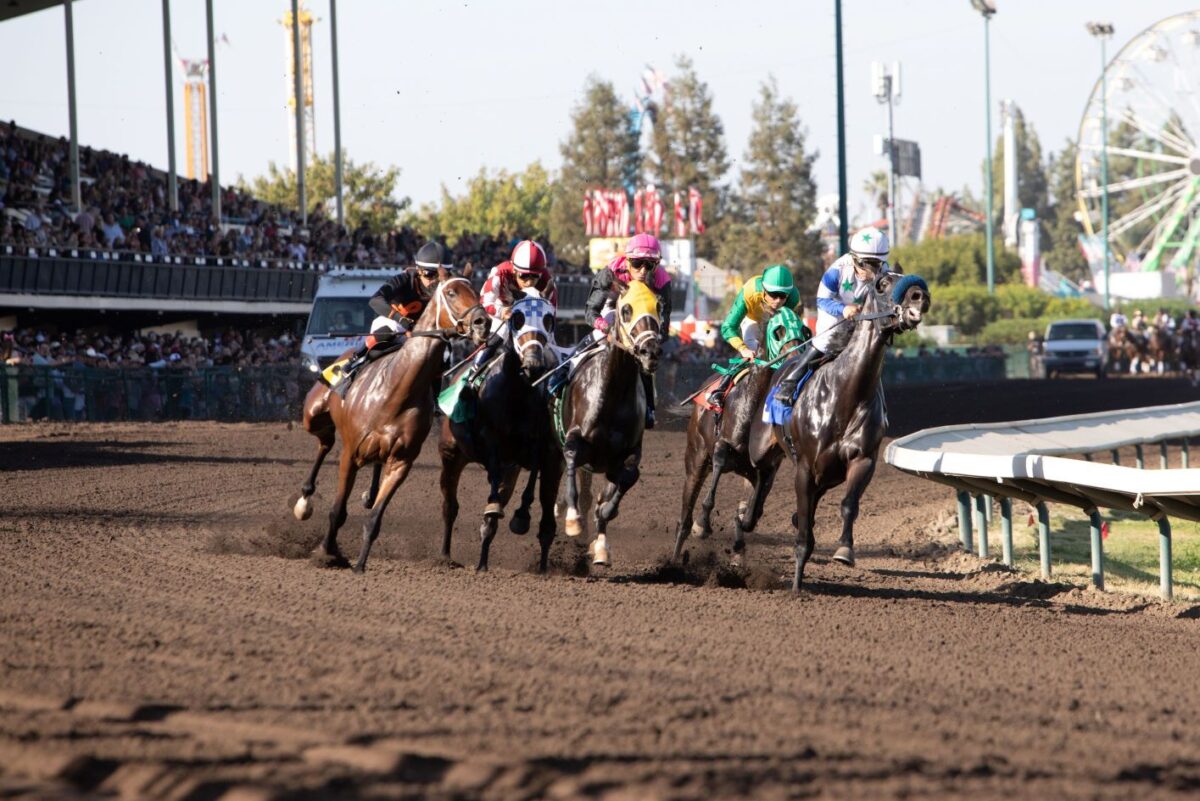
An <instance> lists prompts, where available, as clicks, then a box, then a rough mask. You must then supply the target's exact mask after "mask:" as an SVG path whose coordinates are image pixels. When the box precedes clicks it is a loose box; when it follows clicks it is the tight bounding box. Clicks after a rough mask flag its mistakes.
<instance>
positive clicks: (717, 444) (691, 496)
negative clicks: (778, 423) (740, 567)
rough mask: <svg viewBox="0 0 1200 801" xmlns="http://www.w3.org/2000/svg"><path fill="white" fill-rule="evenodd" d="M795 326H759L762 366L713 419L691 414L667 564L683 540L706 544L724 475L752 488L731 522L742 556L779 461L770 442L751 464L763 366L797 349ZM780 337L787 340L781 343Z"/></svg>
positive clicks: (767, 374)
mask: <svg viewBox="0 0 1200 801" xmlns="http://www.w3.org/2000/svg"><path fill="white" fill-rule="evenodd" d="M801 326H802V323H801V322H800V321H799V318H797V316H796V313H795V312H794V311H792V310H791V309H788V308H783V309H780V310H779V311H777V312H776V313H775V314H774V315H773V316H772V317H771V320H770V321H769V322H768V323H767V325H765V326H763V328H764V334H763V336H762V342H761V343H760V344H759V348H758V350H759V353H758V355H759V356H760V357H761V356H766V358H767V364H761V363H759V364H756V365H755V366H753V367H751V368H750V370H749V371H748V372H747V374H746V375H745V377H743V378H742V380H741V381H739V382H738V383H737V384H735V385H734V386H733V388H732V389H730V390H729V392H728V393H727V395H726V398H725V404H724V406H725V409H724V411H723V412H722V413H720V414H718V413H717V412H714V411H712V410H711V409H709V408H708V407H706V406H701V405H699V404H696V405H695V406H694V408H693V409H692V416H691V419H690V420H689V421H688V433H687V451H686V453H685V455H684V460H683V464H684V476H685V477H684V481H683V505H682V509H681V511H680V515H679V526H678V528H677V529H676V533H675V552H674V555H673V556H672V559H673V560H678V559H679V557H680V555H681V554H682V552H683V543H684V541H685V540H686V539H687V538H688V535H689V534H695V535H696V536H697V537H698V538H700V539H707V538H708V537H709V536H710V535H711V534H712V522H711V519H712V510H713V507H714V506H715V505H716V498H717V484H718V482H719V481H720V480H721V474H722V473H725V472H729V471H732V472H734V473H737V474H738V475H739V476H741V477H742V478H744V479H746V481H748V482H750V484H751V486H752V487H753V495H752V496H751V499H750V501H742V502H741V503H739V504H738V510H737V514H735V515H734V518H733V522H734V540H733V551H734V554H735V558H738V557H739V556H740V554H741V553H742V552H743V551H744V550H745V547H746V543H745V532H747V531H753V530H754V527H755V526H756V525H757V524H758V520H759V518H760V517H762V513H763V503H764V501H765V500H766V497H767V494H768V493H769V492H770V491H771V486H772V484H773V483H774V482H775V474H776V472H777V471H778V470H779V465H780V463H781V462H782V461H783V451H782V449H780V448H779V447H778V445H776V444H774V443H773V442H770V444H769V445H768V447H766V448H764V449H762V452H760V453H758V454H756V455H757V456H758V458H757V459H753V458H751V456H752V453H751V451H752V449H751V431H752V429H753V428H754V427H755V425H756V424H758V425H759V427H761V417H762V408H763V402H764V401H765V400H766V397H767V392H768V391H769V389H770V387H771V384H772V378H774V377H775V375H776V370H775V369H773V367H774V365H772V366H768V365H769V364H770V362H772V361H775V360H777V359H778V358H779V357H780V356H782V355H783V354H786V353H788V352H789V351H792V350H794V349H796V348H798V347H800V345H801V343H802V342H803V341H804V338H803V335H802V330H803V329H802V328H801ZM785 337H788V339H786V341H784V338H785ZM710 473H711V474H712V483H711V484H710V485H709V487H708V494H707V495H706V496H705V498H704V501H703V502H702V503H701V505H700V519H699V520H698V521H697V522H695V523H693V522H692V514H693V510H694V509H695V506H696V499H697V498H698V497H699V495H700V489H701V487H702V485H703V484H704V481H705V479H706V478H707V477H708V475H709V474H710Z"/></svg>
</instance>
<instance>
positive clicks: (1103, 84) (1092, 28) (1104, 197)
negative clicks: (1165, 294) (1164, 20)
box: [1087, 22, 1114, 311]
mask: <svg viewBox="0 0 1200 801" xmlns="http://www.w3.org/2000/svg"><path fill="white" fill-rule="evenodd" d="M1087 30H1088V33H1090V34H1091V35H1092V36H1095V37H1096V38H1097V39H1099V40H1100V135H1101V136H1102V137H1103V142H1104V144H1103V145H1102V146H1101V148H1100V185H1101V187H1102V189H1103V192H1102V194H1101V195H1100V216H1101V218H1102V219H1101V223H1100V226H1101V227H1100V231H1101V233H1100V238H1101V239H1103V240H1104V309H1105V311H1107V310H1108V309H1109V308H1111V306H1110V302H1111V301H1110V298H1109V292H1108V275H1109V247H1108V69H1107V68H1108V54H1107V53H1106V52H1105V44H1106V43H1107V41H1108V39H1109V38H1110V37H1111V36H1112V35H1113V30H1114V29H1113V25H1112V23H1111V22H1089V23H1088V24H1087Z"/></svg>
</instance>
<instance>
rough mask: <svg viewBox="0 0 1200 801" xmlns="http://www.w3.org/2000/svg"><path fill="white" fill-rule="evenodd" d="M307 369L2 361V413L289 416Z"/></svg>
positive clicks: (307, 380) (108, 417) (24, 416)
mask: <svg viewBox="0 0 1200 801" xmlns="http://www.w3.org/2000/svg"><path fill="white" fill-rule="evenodd" d="M312 382H313V377H312V373H311V372H308V371H307V370H302V369H301V368H300V367H299V366H295V365H270V366H260V367H242V368H238V367H202V368H196V369H188V368H161V369H155V368H149V367H140V368H111V369H101V368H94V367H83V366H59V367H37V366H31V365H18V366H13V365H7V366H0V420H3V422H5V423H15V422H24V421H27V420H65V421H94V422H101V421H118V420H134V421H139V420H140V421H157V420H222V421H229V422H236V421H254V420H260V421H270V420H291V419H295V418H298V417H299V416H300V406H301V402H302V401H303V400H304V394H305V393H306V392H308V390H309V388H310V387H311V386H312Z"/></svg>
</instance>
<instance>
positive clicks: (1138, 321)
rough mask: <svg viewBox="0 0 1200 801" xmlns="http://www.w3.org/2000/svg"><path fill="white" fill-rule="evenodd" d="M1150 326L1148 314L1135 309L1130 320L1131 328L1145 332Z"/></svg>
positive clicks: (1141, 332) (1140, 332)
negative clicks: (1147, 318)
mask: <svg viewBox="0 0 1200 801" xmlns="http://www.w3.org/2000/svg"><path fill="white" fill-rule="evenodd" d="M1149 327H1150V323H1149V322H1148V321H1147V320H1146V315H1144V314H1142V310H1141V309H1134V311H1133V319H1132V320H1130V321H1129V330H1131V331H1136V332H1137V333H1139V334H1144V333H1146V329H1147V328H1149Z"/></svg>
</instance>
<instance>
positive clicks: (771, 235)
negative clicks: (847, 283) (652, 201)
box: [718, 78, 822, 291]
mask: <svg viewBox="0 0 1200 801" xmlns="http://www.w3.org/2000/svg"><path fill="white" fill-rule="evenodd" d="M752 117H753V121H754V128H753V130H752V131H751V133H750V142H749V144H748V146H747V148H746V154H745V159H744V163H743V165H742V172H741V175H740V176H739V179H738V184H737V192H736V203H733V204H731V208H730V211H729V220H728V223H727V227H726V231H725V235H724V237H723V238H722V240H721V243H720V249H719V256H718V260H719V261H720V262H721V264H722V266H724V267H726V268H729V269H733V270H736V271H738V272H739V273H741V274H742V276H743V277H747V278H748V277H749V276H751V275H753V274H755V273H758V272H760V271H761V270H762V269H763V268H764V267H766V266H767V265H769V264H786V265H788V266H789V267H790V268H791V270H792V272H793V274H795V275H796V277H797V284H798V285H799V286H801V287H804V288H806V290H807V291H815V290H816V286H817V281H818V280H820V275H821V268H822V261H821V242H820V237H819V235H818V234H817V233H816V232H810V231H809V228H811V227H812V225H813V222H814V220H815V219H816V216H817V183H816V179H815V178H814V177H813V163H814V162H815V161H816V159H817V154H816V153H815V152H812V153H809V152H807V151H806V150H805V140H806V136H807V134H806V131H805V129H804V127H803V126H802V125H801V124H800V115H799V113H798V111H797V108H796V104H795V102H794V101H792V100H791V98H782V97H780V96H779V87H778V85H777V84H776V82H775V79H774V78H771V79H770V80H768V81H767V82H766V83H764V84H763V85H762V87H761V88H760V89H759V97H758V100H757V101H756V102H755V104H754V107H753V110H752Z"/></svg>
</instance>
